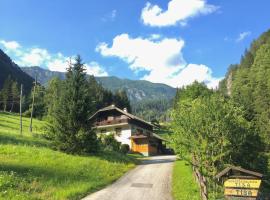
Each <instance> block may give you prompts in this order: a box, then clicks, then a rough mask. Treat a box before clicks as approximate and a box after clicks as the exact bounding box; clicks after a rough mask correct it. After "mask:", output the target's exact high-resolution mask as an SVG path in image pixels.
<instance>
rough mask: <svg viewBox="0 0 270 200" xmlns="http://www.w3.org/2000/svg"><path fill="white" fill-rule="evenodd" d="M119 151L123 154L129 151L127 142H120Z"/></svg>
mask: <svg viewBox="0 0 270 200" xmlns="http://www.w3.org/2000/svg"><path fill="white" fill-rule="evenodd" d="M120 152H121V153H123V154H127V153H128V152H129V145H128V144H121V146H120Z"/></svg>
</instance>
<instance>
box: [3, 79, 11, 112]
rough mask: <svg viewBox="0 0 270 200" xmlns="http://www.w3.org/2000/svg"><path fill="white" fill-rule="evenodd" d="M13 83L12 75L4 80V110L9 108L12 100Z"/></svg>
mask: <svg viewBox="0 0 270 200" xmlns="http://www.w3.org/2000/svg"><path fill="white" fill-rule="evenodd" d="M11 85H12V80H11V77H10V76H8V78H7V79H6V80H5V82H4V86H3V89H2V100H3V107H4V112H5V111H6V110H7V109H8V105H9V103H10V102H11V101H12V96H11Z"/></svg>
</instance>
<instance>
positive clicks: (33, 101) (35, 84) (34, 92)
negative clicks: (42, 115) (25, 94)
mask: <svg viewBox="0 0 270 200" xmlns="http://www.w3.org/2000/svg"><path fill="white" fill-rule="evenodd" d="M36 86H37V75H36V78H35V83H34V91H33V100H32V108H31V118H30V127H29V131H30V132H31V133H32V120H33V112H34V103H35V94H36Z"/></svg>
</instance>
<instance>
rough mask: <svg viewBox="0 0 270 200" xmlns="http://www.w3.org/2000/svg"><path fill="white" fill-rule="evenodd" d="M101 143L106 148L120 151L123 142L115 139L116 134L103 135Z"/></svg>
mask: <svg viewBox="0 0 270 200" xmlns="http://www.w3.org/2000/svg"><path fill="white" fill-rule="evenodd" d="M101 143H102V145H103V146H104V149H105V150H108V151H118V152H119V151H120V144H121V143H120V142H118V141H117V140H116V139H115V137H114V134H109V135H102V137H101Z"/></svg>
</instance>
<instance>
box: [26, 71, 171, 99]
mask: <svg viewBox="0 0 270 200" xmlns="http://www.w3.org/2000/svg"><path fill="white" fill-rule="evenodd" d="M21 69H22V70H23V71H24V72H26V73H27V74H29V75H30V76H32V77H33V78H34V77H35V76H37V79H38V81H39V82H40V83H41V84H43V85H46V84H47V83H48V81H49V80H50V79H51V78H53V77H59V78H60V79H64V78H65V73H63V72H54V71H50V70H47V69H43V68H41V67H22V68H21ZM96 80H97V81H98V82H99V83H101V84H102V86H103V87H104V88H106V89H108V90H111V91H116V90H119V89H124V90H126V92H127V94H128V97H129V99H130V101H131V102H132V103H134V102H138V101H141V100H157V99H164V100H171V99H172V98H174V96H175V93H176V89H175V88H172V87H170V86H168V85H165V84H160V83H151V82H149V81H144V80H129V79H120V78H117V77H115V76H110V77H96Z"/></svg>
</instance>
